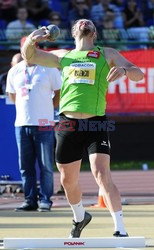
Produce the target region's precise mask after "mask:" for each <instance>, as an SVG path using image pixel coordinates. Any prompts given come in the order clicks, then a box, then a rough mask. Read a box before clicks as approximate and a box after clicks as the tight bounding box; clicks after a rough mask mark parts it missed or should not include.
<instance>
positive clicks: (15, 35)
mask: <svg viewBox="0 0 154 250" xmlns="http://www.w3.org/2000/svg"><path fill="white" fill-rule="evenodd" d="M27 18H28V13H27V9H26V8H19V9H18V11H17V20H15V21H13V22H10V23H9V24H8V25H7V28H6V38H7V39H8V40H9V41H20V39H21V38H22V37H23V36H25V35H29V34H30V33H31V32H32V31H33V30H35V29H36V28H35V26H34V25H33V24H31V23H29V22H28V21H27ZM10 48H11V49H19V48H20V47H19V46H11V47H10Z"/></svg>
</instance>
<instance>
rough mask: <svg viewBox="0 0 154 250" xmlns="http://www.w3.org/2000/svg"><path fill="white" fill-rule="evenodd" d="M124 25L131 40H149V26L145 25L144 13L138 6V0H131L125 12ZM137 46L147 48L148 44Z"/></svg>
mask: <svg viewBox="0 0 154 250" xmlns="http://www.w3.org/2000/svg"><path fill="white" fill-rule="evenodd" d="M123 16H124V25H125V28H126V29H127V32H128V38H129V39H130V40H136V41H139V42H148V41H149V28H148V27H146V26H145V23H144V19H143V14H142V12H141V10H140V9H139V8H138V6H137V1H136V0H129V1H128V2H127V3H126V8H125V9H124V12H123ZM136 47H139V48H142V47H143V48H145V47H146V45H140V44H139V45H137V46H136Z"/></svg>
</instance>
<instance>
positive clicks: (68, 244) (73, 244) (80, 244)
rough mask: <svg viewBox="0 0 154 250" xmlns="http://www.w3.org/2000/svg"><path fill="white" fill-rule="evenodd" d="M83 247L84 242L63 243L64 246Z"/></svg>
mask: <svg viewBox="0 0 154 250" xmlns="http://www.w3.org/2000/svg"><path fill="white" fill-rule="evenodd" d="M66 245H67V246H84V245H85V242H83V241H79V242H76V241H73V242H71V241H65V242H64V246H66Z"/></svg>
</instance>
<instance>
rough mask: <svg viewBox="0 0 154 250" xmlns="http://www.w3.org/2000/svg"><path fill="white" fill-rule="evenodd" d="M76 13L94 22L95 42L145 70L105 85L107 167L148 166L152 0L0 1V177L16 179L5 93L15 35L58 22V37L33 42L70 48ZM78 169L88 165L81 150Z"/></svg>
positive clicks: (152, 113)
mask: <svg viewBox="0 0 154 250" xmlns="http://www.w3.org/2000/svg"><path fill="white" fill-rule="evenodd" d="M80 18H88V19H91V20H92V21H93V22H94V23H95V25H96V27H97V31H98V34H97V41H96V44H97V45H100V46H105V47H110V46H111V47H113V48H116V49H117V50H119V51H120V53H122V54H123V55H124V56H125V57H126V58H128V59H129V60H130V61H132V62H133V63H135V64H136V65H138V66H139V67H140V68H141V69H142V71H143V72H144V73H145V78H144V80H142V81H141V82H132V81H130V80H128V79H127V78H126V77H123V78H121V79H120V80H118V81H115V82H112V83H110V85H109V89H108V93H107V99H108V105H107V115H108V119H109V120H111V123H113V124H115V126H113V127H112V129H111V128H110V141H111V169H112V170H137V169H140V170H144V171H147V170H149V169H154V0H53V1H51V0H35V1H31V0H0V181H19V180H20V173H19V170H18V159H17V155H18V154H17V148H16V142H15V134H14V120H15V107H14V105H13V104H12V103H10V101H9V100H8V98H7V96H6V93H5V84H6V77H7V72H8V70H9V69H10V67H11V65H10V64H11V59H12V56H13V55H14V54H16V53H18V52H20V39H21V38H22V37H23V36H26V35H28V34H30V33H31V32H32V31H33V30H35V29H36V28H39V27H41V26H46V25H48V24H51V23H52V24H56V25H58V26H59V27H60V30H61V34H60V36H59V38H58V40H57V41H56V42H54V43H49V42H44V43H40V44H39V47H40V48H41V49H44V50H52V49H58V48H67V49H72V48H74V41H73V40H72V38H71V32H70V31H71V29H70V28H71V25H72V24H73V23H74V22H75V20H77V19H80ZM56 113H57V112H56ZM82 170H89V164H88V162H87V156H86V153H85V156H84V161H83V168H82ZM55 171H57V170H56V167H55Z"/></svg>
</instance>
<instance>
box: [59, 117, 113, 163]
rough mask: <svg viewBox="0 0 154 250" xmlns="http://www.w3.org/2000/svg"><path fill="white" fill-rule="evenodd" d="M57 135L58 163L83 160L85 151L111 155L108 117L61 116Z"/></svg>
mask: <svg viewBox="0 0 154 250" xmlns="http://www.w3.org/2000/svg"><path fill="white" fill-rule="evenodd" d="M55 135H56V149H55V160H56V162H58V163H70V162H73V161H77V160H80V159H82V157H83V152H84V149H86V150H87V152H88V154H93V153H104V154H110V142H109V137H108V129H107V120H106V116H95V117H92V118H88V119H72V118H68V117H66V116H65V115H64V114H61V115H60V118H59V123H58V124H57V126H56V128H55Z"/></svg>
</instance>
